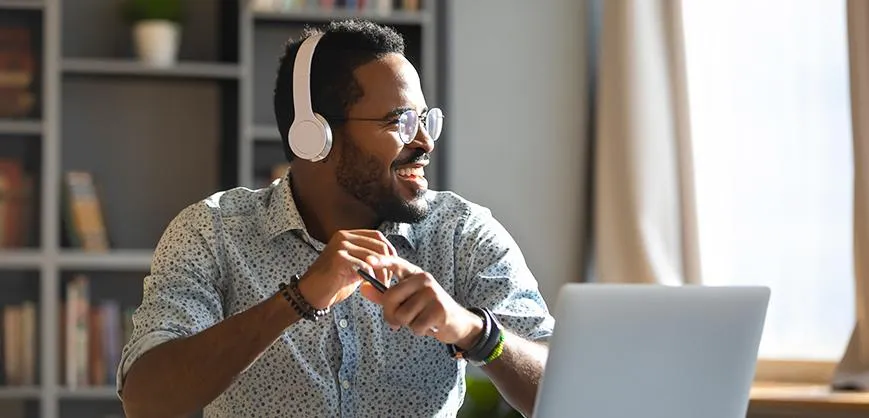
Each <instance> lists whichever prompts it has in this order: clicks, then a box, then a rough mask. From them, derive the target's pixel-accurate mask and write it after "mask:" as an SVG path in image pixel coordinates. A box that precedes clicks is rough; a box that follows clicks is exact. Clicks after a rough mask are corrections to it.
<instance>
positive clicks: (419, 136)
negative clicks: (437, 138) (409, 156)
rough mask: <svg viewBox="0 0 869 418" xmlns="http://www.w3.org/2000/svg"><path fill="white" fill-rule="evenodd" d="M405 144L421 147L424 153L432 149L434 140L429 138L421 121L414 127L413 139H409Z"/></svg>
mask: <svg viewBox="0 0 869 418" xmlns="http://www.w3.org/2000/svg"><path fill="white" fill-rule="evenodd" d="M407 146H408V147H411V148H421V149H422V150H423V151H425V152H426V153H431V152H432V151H434V147H435V144H434V140H432V139H431V136H430V135H429V134H428V130H427V129H426V128H425V126H423V124H422V122H420V124H419V126H418V127H417V128H416V136H415V137H413V141H410V143H409V144H407Z"/></svg>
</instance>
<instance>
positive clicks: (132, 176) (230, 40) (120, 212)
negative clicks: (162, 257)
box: [0, 0, 445, 418]
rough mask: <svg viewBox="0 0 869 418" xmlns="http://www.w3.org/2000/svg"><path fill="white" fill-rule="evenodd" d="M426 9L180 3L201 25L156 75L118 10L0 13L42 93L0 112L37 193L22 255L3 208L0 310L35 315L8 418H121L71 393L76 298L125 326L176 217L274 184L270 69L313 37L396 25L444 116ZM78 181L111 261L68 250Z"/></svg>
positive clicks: (79, 390) (31, 196)
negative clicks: (293, 42) (15, 30)
mask: <svg viewBox="0 0 869 418" xmlns="http://www.w3.org/2000/svg"><path fill="white" fill-rule="evenodd" d="M338 3H339V4H340V3H341V2H338ZM421 3H422V5H421V8H420V10H419V11H402V10H398V9H396V10H394V11H391V12H389V13H382V12H381V11H379V10H370V9H366V10H346V9H344V8H341V7H336V8H334V9H331V10H319V9H314V8H298V9H292V10H262V9H259V8H256V9H255V7H254V1H252V0H202V1H195V2H185V5H186V6H185V7H187V8H188V10H187V11H188V16H195V18H193V19H189V18H188V19H187V20H186V21H185V23H184V28H183V32H182V41H181V44H180V49H179V54H178V55H179V61H178V63H177V64H175V65H173V66H171V67H168V68H154V67H150V66H147V65H144V64H142V63H140V62H139V61H138V60H137V59H136V58H135V56H134V54H133V48H132V36H131V34H130V32H131V30H130V27H129V25H128V24H127V23H126V22H124V21H123V20H122V19H121V17H120V12H119V9H118V7H119V4H120V1H119V0H0V28H3V27H5V26H9V25H19V26H24V27H26V28H28V30H29V31H30V39H31V41H32V45H31V47H30V48H31V50H32V56H33V60H34V72H33V74H34V80H33V82H32V83H31V85H30V87H29V88H30V89H31V90H30V91H32V93H33V94H34V96H35V98H34V100H35V104H34V105H33V106H32V109H30V110H29V111H28V112H27V114H25V115H16V116H2V115H3V113H2V112H0V161H2V160H4V159H7V160H13V161H16V162H18V163H19V165H20V168H21V171H22V173H25V174H26V175H27V176H29V178H30V181H31V182H32V183H31V184H32V185H31V186H30V188H29V189H28V190H29V191H28V193H27V194H26V196H27V198H26V199H25V198H22V201H23V202H27V203H26V204H22V205H21V208H22V209H20V210H19V212H18V213H20V214H23V215H21V216H24V215H27V217H29V223H28V225H29V226H28V227H27V228H22V231H19V233H20V235H21V237H20V239H18V240H17V241H14V245H6V244H5V242H6V241H4V239H3V238H2V236H4V235H3V233H4V231H5V229H4V227H5V223H4V221H3V220H4V219H5V216H7V215H6V214H5V212H3V209H2V208H3V206H2V203H0V312H3V310H5V309H6V308H7V307H17V306H20V305H23V304H25V302H28V301H29V302H31V303H32V304H33V305H35V314H34V315H35V329H34V330H33V331H32V332H33V336H32V341H31V343H30V344H29V346H30V347H31V349H32V351H33V352H34V354H35V358H34V360H33V363H34V364H33V365H32V367H33V368H34V369H33V372H32V374H33V378H34V379H33V382H30V383H16V384H12V383H13V382H7V381H6V376H5V370H2V371H0V416H3V417H4V418H5V417H9V418H18V417H21V418H25V417H26V418H31V417H45V418H78V417H120V416H123V411H122V408H121V404H120V402H119V401H118V399H117V395H116V393H115V388H114V385H113V384H111V383H110V382H102V383H99V384H94V385H91V384H88V385H74V386H70V385H68V384H67V380H66V378H67V376H66V369H65V363H66V360H67V359H66V356H65V354H66V353H65V348H64V347H65V345H66V340H65V338H66V334H65V332H66V331H65V325H64V324H65V323H66V319H65V318H64V317H62V316H61V315H62V314H63V313H64V312H66V310H67V308H68V303H69V300H68V298H67V295H68V289H69V288H70V287H71V286H72V283H74V282H77V278H79V277H81V276H84V277H86V278H87V283H88V293H89V300H90V302H91V303H92V306H101V305H100V304H101V303H102V302H103V301H111V302H114V303H116V304H117V305H118V309H119V311H120V312H121V313H125V312H126V311H127V309H128V308H132V307H135V306H136V305H138V303H139V302H140V301H141V292H142V279H143V278H144V277H145V276H146V275H147V274H148V271H149V268H150V262H151V257H152V254H153V248H154V246H155V245H156V243H157V240H158V239H159V237H160V235H161V234H162V232H163V230H164V228H165V227H166V225H167V224H168V222H169V221H170V220H171V219H172V218H173V217H174V216H175V215H176V214H177V213H178V212H179V211H180V210H181V209H182V208H184V207H185V206H187V205H189V204H191V203H194V202H196V201H198V200H200V199H202V198H204V197H206V196H208V195H210V194H211V193H213V192H215V191H218V190H222V189H226V188H229V187H234V186H238V185H241V186H247V187H259V186H261V185H262V184H263V183H264V182H267V181H268V180H269V178H270V174H271V170H272V168H273V167H274V166H275V165H277V164H280V163H283V162H284V156H283V152H282V149H281V144H280V136H279V135H278V132H277V129H276V125H275V122H274V117H273V113H272V100H271V96H272V89H273V83H274V77H275V72H276V70H277V59H278V57H279V55H280V54H281V53H282V51H283V44H284V42H285V41H286V40H287V39H288V38H289V37H292V36H297V35H298V34H299V33H300V32H301V30H302V29H303V27H304V26H305V25H317V24H323V23H326V22H328V21H330V20H333V19H342V18H350V17H362V18H368V19H371V20H374V21H377V22H379V23H382V24H386V25H390V26H393V27H395V28H396V29H397V30H398V31H399V32H401V33H402V34H403V35H404V36H405V38H406V40H407V42H408V47H407V55H408V58H409V59H410V61H411V62H413V63H414V64H415V65H416V66H417V68H418V69H419V70H420V73H421V76H422V80H423V89H424V91H425V93H426V98H427V100H428V101H429V104H430V105H442V103H441V102H439V100H438V98H439V97H442V94H441V92H442V91H443V89H442V88H439V87H440V86H441V85H442V83H443V81H444V75H443V71H442V70H443V69H444V68H445V65H443V63H442V62H440V61H441V60H440V57H441V55H442V53H440V52H438V48H437V46H438V43H439V42H443V41H442V37H443V34H442V30H439V29H438V28H439V27H444V26H445V25H444V24H443V22H441V21H440V19H442V13H441V12H440V11H439V4H438V2H435V1H426V0H423V1H422V2H421ZM401 4H402V1H396V2H395V6H396V7H398V8H400V5H401ZM0 34H2V33H0ZM0 42H2V39H0ZM0 53H2V52H0ZM2 71H3V68H2V66H0V72H2ZM443 142H444V139H443V138H442V139H441V140H439V143H438V145H439V146H440V145H442V144H443ZM438 161H439V160H438V157H437V155H435V156H433V158H432V164H431V165H430V170H428V172H429V174H428V177H429V178H430V183H431V184H432V187H433V188H437V187H438V184H439V183H440V181H441V176H440V175H439V173H440V170H438V168H439V166H440V165H439V164H438ZM0 168H2V164H0ZM70 171H83V172H87V173H90V174H91V175H92V176H93V179H94V183H95V187H96V189H95V191H96V196H97V197H98V201H99V206H100V211H101V213H102V219H103V224H104V225H105V230H106V232H107V237H108V242H109V248H108V249H107V250H106V251H98V252H94V251H85V250H83V249H81V248H79V247H78V246H76V245H73V242H72V241H71V240H70V239H69V233H68V225H67V222H68V220H67V218H66V216H65V212H67V211H68V210H69V208H68V205H67V201H66V197H65V195H64V192H65V188H66V185H65V183H64V181H65V180H64V174H65V173H67V172H70ZM2 173H3V171H2V169H0V177H2V175H3V174H2ZM0 184H2V179H0ZM22 196H24V194H22ZM0 202H2V200H0ZM0 324H2V322H0ZM3 337H4V335H3V334H0V340H4V341H5V338H3ZM3 351H4V354H5V350H3ZM15 358H18V359H21V358H22V357H15ZM5 363H6V358H5V357H0V364H5ZM106 367H107V369H109V371H114V368H115V367H116V365H115V364H110V365H106Z"/></svg>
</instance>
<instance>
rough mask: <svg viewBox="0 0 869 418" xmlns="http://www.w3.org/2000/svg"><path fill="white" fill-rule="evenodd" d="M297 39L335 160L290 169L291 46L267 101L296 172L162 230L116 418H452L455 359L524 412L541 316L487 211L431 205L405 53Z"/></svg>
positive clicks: (395, 43)
mask: <svg viewBox="0 0 869 418" xmlns="http://www.w3.org/2000/svg"><path fill="white" fill-rule="evenodd" d="M319 35H322V36H319ZM315 39H316V40H317V41H316V42H314V40H315ZM303 40H308V42H310V43H307V42H306V44H307V46H306V47H305V48H307V50H306V49H303V51H308V52H305V53H307V54H313V55H312V58H309V59H310V60H311V64H310V74H311V79H310V100H311V102H310V103H311V105H310V106H311V107H312V108H313V110H314V111H315V112H317V113H318V114H320V115H322V116H323V117H324V118H325V119H326V120H327V121H328V124H329V127H330V129H331V132H332V135H333V136H334V138H333V141H332V142H331V149H329V147H328V146H327V147H326V150H325V152H324V153H321V155H319V157H318V158H313V157H310V156H306V157H307V158H308V159H302V158H299V157H298V155H294V153H293V151H292V150H294V149H295V150H296V151H297V152H296V153H302V152H301V151H298V150H299V149H301V148H304V146H299V144H298V143H293V145H292V146H291V145H290V144H291V143H292V141H298V140H299V138H297V136H301V134H298V132H297V129H296V128H295V127H294V128H293V130H292V132H294V133H293V135H291V136H290V138H287V135H288V132H290V131H291V123H292V122H293V121H294V120H295V119H297V118H300V116H299V114H296V113H297V109H296V108H297V106H296V104H295V103H296V102H294V100H295V97H294V94H293V93H294V89H295V87H294V78H293V75H294V71H298V68H303V69H304V65H302V66H301V67H297V68H296V69H294V64H295V63H296V58H297V55H303V54H300V52H299V51H300V44H301V40H300V41H298V42H290V43H288V44H287V47H286V50H285V54H284V56H283V57H282V58H281V64H280V68H279V70H278V77H277V83H276V88H275V96H274V99H275V100H274V101H275V116H276V118H277V123H278V128H279V130H280V132H281V134H282V135H283V136H284V138H283V139H284V147H285V150H286V152H287V157H288V158H289V159H290V160H291V162H292V167H291V169H290V170H289V171H288V172H287V174H286V176H284V178H283V179H280V180H279V181H275V182H274V183H272V184H271V185H270V186H268V187H266V188H264V189H260V190H249V189H245V188H237V189H233V190H229V191H226V192H221V193H217V194H215V195H213V196H211V197H209V198H208V199H206V200H204V201H202V202H200V203H197V204H194V205H191V206H190V207H188V208H186V209H185V210H184V211H182V212H181V213H180V214H179V215H178V216H177V217H176V219H174V220H173V221H172V223H171V224H170V225H169V227H168V228H167V230H166V232H165V233H164V236H163V238H162V239H161V241H160V243H159V245H158V247H157V250H156V252H155V254H154V260H153V265H152V268H151V274H150V275H149V276H148V277H147V278H146V281H145V287H144V296H143V300H142V304H141V306H140V307H139V309H138V310H137V312H136V314H135V316H134V323H135V331H134V334H133V336H132V338H131V341H130V342H129V343H128V344H127V346H126V347H125V348H124V353H123V358H122V360H121V364H120V367H119V370H118V377H119V378H118V382H119V384H118V390H119V393H120V394H121V397H122V399H123V402H124V408H125V411H126V412H127V415H128V416H130V417H131V418H138V417H172V416H182V415H185V414H189V413H191V412H194V411H196V410H199V409H202V408H205V415H206V416H209V417H212V416H214V417H266V416H269V417H271V416H306V417H307V416H329V417H333V416H413V417H422V416H454V415H455V414H456V412H457V410H458V408H459V406H460V405H461V402H462V400H463V396H464V372H465V364H466V361H465V359H466V358H468V359H471V360H472V361H474V362H475V363H478V364H484V365H482V366H481V367H482V370H483V371H484V372H485V373H487V374H488V375H489V376H490V377H491V379H492V380H493V381H494V383H495V384H496V386H497V387H498V388H499V390H500V392H501V393H502V394H503V395H504V396H505V398H506V399H507V400H508V401H509V402H510V403H511V404H512V405H513V406H515V407H516V408H517V409H519V410H520V411H521V412H523V413H525V414H526V415H530V413H531V411H532V408H533V404H534V397H535V395H536V391H537V383H538V381H539V379H540V376H541V374H542V371H543V366H544V363H545V358H546V354H547V350H546V348H545V346H543V345H542V344H540V343H539V342H535V341H540V340H545V339H546V338H547V337H548V336H549V335H550V334H551V332H552V326H553V320H552V317H551V316H550V315H549V313H548V311H547V309H546V305H545V303H544V301H543V299H542V298H541V296H540V293H539V292H538V289H537V283H536V281H535V280H534V277H533V276H532V275H531V273H530V271H528V268H527V267H526V265H525V261H524V259H523V257H522V254H521V252H520V250H519V248H518V247H517V246H516V244H515V242H514V241H513V239H512V238H511V237H510V235H509V234H508V233H507V231H505V230H504V228H503V227H502V226H501V225H500V224H499V223H498V222H497V221H495V220H494V219H493V218H492V217H491V214H490V212H489V211H488V210H486V209H485V208H482V207H480V206H477V205H474V204H472V203H470V202H467V201H465V200H463V199H462V198H460V197H458V196H457V195H455V194H453V193H447V192H433V191H427V183H426V180H425V177H424V167H425V165H426V164H427V163H428V161H429V160H428V157H429V154H430V153H431V152H432V150H433V149H434V141H435V140H436V139H437V137H438V136H439V135H440V131H441V127H442V122H443V115H442V113H441V112H440V111H439V110H437V109H434V108H432V109H429V108H428V107H427V104H426V102H425V99H424V97H423V94H422V89H421V86H420V81H419V76H418V74H417V72H416V71H415V69H414V68H413V66H412V65H411V64H410V63H409V62H408V61H407V59H406V58H405V57H404V55H403V52H404V42H403V39H402V38H401V36H399V35H398V34H397V33H396V32H394V31H393V30H391V29H388V28H384V27H381V26H378V25H375V24H372V23H370V22H362V21H344V22H333V23H332V24H330V25H329V26H328V27H327V28H326V29H325V31H324V32H323V33H319V32H316V31H309V32H307V33H306V34H304V35H303ZM314 45H316V46H314ZM311 48H314V49H313V52H310V50H311ZM299 62H304V61H299ZM300 74H302V73H301V72H300V73H299V74H297V75H300ZM300 79H301V78H300ZM305 85H306V84H305ZM298 103H304V100H302V101H300V102H298ZM302 110H303V109H302ZM302 110H298V113H300V114H301V113H302ZM297 134H298V135H297ZM323 143H324V144H326V143H327V141H326V142H323ZM315 154H316V153H315ZM360 271H361V272H360ZM366 272H367V273H369V274H371V275H373V276H375V278H376V280H378V281H379V282H381V283H384V284H386V285H388V288H387V289H386V290H385V292H384V293H379V292H378V291H377V290H376V289H375V287H374V286H372V285H371V283H367V282H365V280H364V279H363V277H362V274H363V273H366ZM294 275H299V276H301V277H300V278H299V276H294ZM286 282H289V283H290V284H289V286H286V285H285V283H286Z"/></svg>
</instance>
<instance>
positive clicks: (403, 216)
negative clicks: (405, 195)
mask: <svg viewBox="0 0 869 418" xmlns="http://www.w3.org/2000/svg"><path fill="white" fill-rule="evenodd" d="M382 209H383V210H382V211H381V215H382V216H383V219H384V220H387V221H390V222H401V223H409V224H414V223H418V222H420V221H422V220H423V219H425V217H426V216H428V212H429V207H428V201H427V200H425V197H424V196H422V195H421V196H419V197H416V198H414V199H411V200H398V201H393V204H390V205H386V206H385V207H383V208H382Z"/></svg>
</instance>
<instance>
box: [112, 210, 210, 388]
mask: <svg viewBox="0 0 869 418" xmlns="http://www.w3.org/2000/svg"><path fill="white" fill-rule="evenodd" d="M213 218H214V215H212V214H211V212H210V210H209V208H208V206H206V205H205V204H204V203H198V204H195V205H192V206H190V207H188V208H186V209H184V210H183V211H182V212H181V213H180V214H179V215H178V216H177V217H176V218H175V219H173V220H172V222H171V223H170V224H169V226H168V227H167V228H166V231H165V232H164V233H163V236H162V237H161V239H160V242H159V243H158V245H157V248H156V250H155V252H154V257H153V260H152V263H151V272H150V274H149V275H148V276H146V277H145V281H144V288H143V295H142V303H141V305H139V307H138V308H137V309H136V311H135V313H134V314H133V334H132V336H131V337H130V341H128V342H127V344H126V345H125V346H124V349H123V351H122V353H121V361H120V364H119V365H118V370H117V379H116V382H117V383H116V384H117V391H118V394H119V395H120V393H121V391H122V389H123V384H124V378H125V377H126V374H127V372H128V371H129V370H130V367H131V366H132V365H133V363H134V362H135V361H136V360H137V359H138V358H139V357H141V356H142V355H143V354H144V353H145V352H147V351H148V350H150V349H152V348H154V347H156V346H158V345H160V344H162V343H164V342H167V341H169V340H172V339H176V338H183V337H188V336H191V335H194V334H196V333H198V332H200V331H202V330H204V329H206V328H208V327H210V326H212V325H214V324H216V323H217V322H219V321H220V320H222V319H223V306H222V302H221V301H222V297H221V294H220V291H219V286H218V280H219V277H220V271H219V267H218V265H219V264H218V262H217V253H216V251H215V250H214V249H215V247H216V246H215V245H214V243H215V239H214V237H215V233H214V231H215V229H216V228H215V227H214V221H213Z"/></svg>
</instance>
